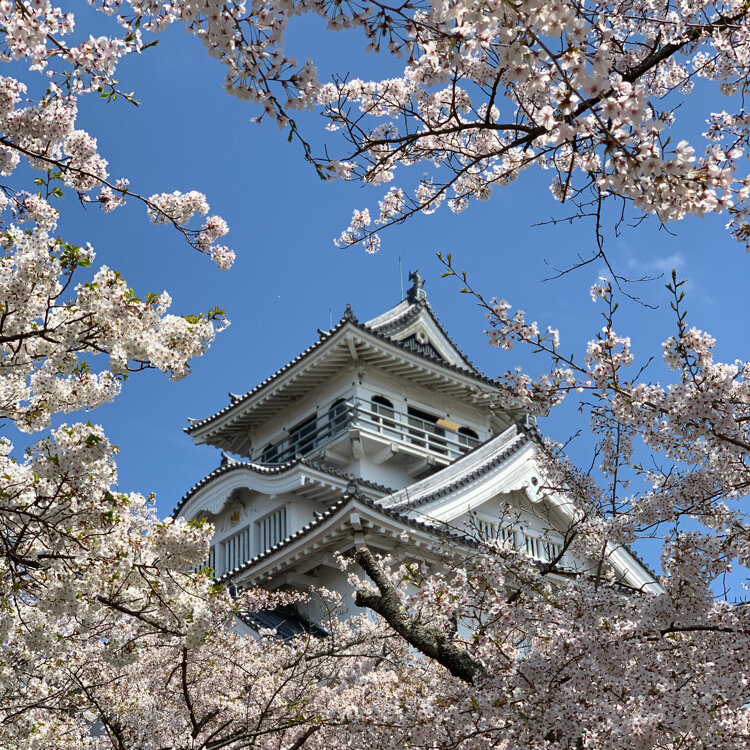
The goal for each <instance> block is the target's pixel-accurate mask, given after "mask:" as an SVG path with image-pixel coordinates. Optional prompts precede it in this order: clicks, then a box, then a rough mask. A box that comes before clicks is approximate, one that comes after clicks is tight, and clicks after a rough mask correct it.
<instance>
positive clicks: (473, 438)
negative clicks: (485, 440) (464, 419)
mask: <svg viewBox="0 0 750 750" xmlns="http://www.w3.org/2000/svg"><path fill="white" fill-rule="evenodd" d="M458 442H459V444H460V445H468V446H471V447H473V446H475V445H476V444H477V443H478V442H479V435H477V433H476V432H474V430H472V429H471V427H459V428H458Z"/></svg>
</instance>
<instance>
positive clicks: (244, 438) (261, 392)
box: [185, 300, 498, 454]
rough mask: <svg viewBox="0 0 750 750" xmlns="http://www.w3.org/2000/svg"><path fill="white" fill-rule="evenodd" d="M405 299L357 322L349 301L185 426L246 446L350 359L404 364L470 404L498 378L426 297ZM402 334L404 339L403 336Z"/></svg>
mask: <svg viewBox="0 0 750 750" xmlns="http://www.w3.org/2000/svg"><path fill="white" fill-rule="evenodd" d="M405 302H408V300H405ZM402 304H403V303H399V305H396V307H395V308H393V309H392V310H391V311H389V312H388V313H385V314H384V315H382V316H380V317H379V318H374V319H373V320H371V321H369V322H368V323H360V322H359V321H358V320H357V318H356V317H355V316H354V313H353V312H352V310H351V307H350V306H349V305H347V309H346V312H345V313H344V316H343V317H342V318H341V320H340V321H339V322H338V323H337V324H336V325H335V326H334V327H333V328H332V329H331V330H330V331H323V332H321V333H320V338H319V339H318V340H317V341H316V342H315V343H314V344H312V345H311V346H309V347H308V348H307V349H305V351H304V352H302V353H301V354H299V355H298V356H297V357H295V358H294V359H293V360H292V361H291V362H289V363H288V364H286V365H285V366H284V367H282V368H280V369H279V370H277V371H276V372H275V373H274V374H273V375H271V376H270V377H268V378H266V379H265V380H264V381H263V382H262V383H260V384H259V385H257V386H256V387H255V388H253V389H252V390H250V391H248V392H247V393H245V394H244V395H242V396H236V395H233V394H230V396H231V399H232V400H231V402H230V403H229V404H228V405H227V406H225V407H224V408H223V409H221V410H220V411H218V412H216V413H215V414H213V415H212V416H210V417H207V418H205V419H190V420H189V421H190V424H189V426H188V427H187V428H185V432H187V433H188V434H189V435H191V436H192V437H193V440H194V441H195V442H196V443H197V444H201V443H208V444H211V445H215V446H217V447H221V448H225V449H227V450H230V451H232V452H235V453H240V454H242V453H245V452H246V451H247V450H248V449H249V446H250V436H249V433H250V431H252V430H253V429H255V428H256V427H259V426H261V425H263V424H265V423H266V422H267V421H268V420H269V419H270V418H271V417H272V416H273V415H274V414H276V413H278V412H279V411H280V410H282V409H283V408H285V407H286V406H288V405H289V404H291V403H293V402H294V401H296V400H297V399H299V398H301V397H302V396H303V395H305V394H307V393H309V392H311V391H312V390H314V389H315V388H317V387H319V386H320V385H322V384H323V383H325V382H326V381H327V380H328V379H330V378H331V377H333V376H334V375H336V374H338V373H340V372H341V371H342V369H344V368H345V367H347V366H349V365H351V364H352V363H353V362H354V361H357V362H363V363H367V364H371V365H373V366H375V367H380V368H382V369H386V370H387V369H388V368H389V367H398V368H401V370H400V371H403V368H404V366H406V367H407V368H409V375H408V377H409V378H410V379H411V380H413V381H414V382H415V383H416V384H418V385H423V386H425V387H438V388H440V390H441V391H442V392H443V393H445V394H446V395H447V396H450V397H453V398H456V399H460V400H465V401H468V402H469V403H472V404H474V403H475V402H474V397H473V394H476V393H477V392H483V393H493V392H494V391H495V390H496V389H497V387H498V385H497V382H496V381H494V380H491V379H490V378H488V377H486V376H485V375H482V374H481V373H480V372H479V371H477V370H476V369H475V368H474V367H473V365H471V364H470V363H469V362H468V360H467V359H466V358H465V356H464V355H463V353H462V352H460V350H458V349H457V348H456V347H455V345H454V344H453V343H452V342H451V341H450V339H449V337H448V336H447V334H445V332H444V330H443V329H442V327H441V326H440V324H439V322H438V321H437V318H435V316H434V315H433V314H432V312H431V310H430V308H429V306H428V305H427V303H426V301H424V300H417V301H416V302H414V303H410V304H409V305H407V306H404V307H403V309H401V310H400V309H399V308H400V306H401V305H402ZM394 311H395V312H394ZM391 313H393V315H391ZM428 329H429V330H428ZM412 330H415V331H416V332H417V333H419V332H420V331H428V333H429V335H428V334H425V336H426V337H427V340H428V342H429V343H430V344H431V346H432V348H433V349H434V352H435V353H437V356H436V354H435V353H433V352H431V351H429V349H427V348H426V347H425V346H420V345H419V344H420V342H419V341H416V345H414V344H412V343H408V341H409V339H410V337H411V335H412V334H411V333H410V331H412ZM383 331H390V332H386V333H384V332H383ZM438 334H439V335H438ZM399 335H401V336H406V338H405V339H403V340H400V339H399V338H398V336H399ZM414 335H415V336H416V334H414ZM416 338H420V337H416ZM420 349H422V350H420ZM443 355H445V356H443ZM450 360H453V361H450Z"/></svg>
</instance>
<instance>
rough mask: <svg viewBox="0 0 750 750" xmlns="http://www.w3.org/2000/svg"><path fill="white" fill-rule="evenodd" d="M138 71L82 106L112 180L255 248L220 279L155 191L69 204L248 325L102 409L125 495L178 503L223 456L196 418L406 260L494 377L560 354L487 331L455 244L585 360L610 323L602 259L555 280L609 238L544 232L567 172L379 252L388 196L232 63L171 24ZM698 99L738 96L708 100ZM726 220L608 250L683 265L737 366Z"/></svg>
mask: <svg viewBox="0 0 750 750" xmlns="http://www.w3.org/2000/svg"><path fill="white" fill-rule="evenodd" d="M83 12H86V11H85V10H84V11H83ZM313 32H314V33H313ZM296 39H297V43H299V44H300V46H301V47H302V48H303V52H302V54H301V55H300V57H304V56H305V54H307V53H308V52H309V53H310V54H315V53H316V52H318V50H317V49H316V48H320V50H319V59H320V60H321V61H322V62H321V64H320V73H321V75H325V74H326V73H329V72H333V71H334V70H336V72H339V73H343V72H347V71H348V70H349V69H348V68H343V67H340V66H342V65H352V66H354V65H358V66H359V69H357V68H355V69H354V70H352V72H353V73H354V74H355V75H358V76H360V77H370V76H377V75H381V74H383V73H384V72H386V71H387V66H388V61H387V60H384V59H380V58H377V57H376V56H374V55H370V56H365V55H357V54H354V53H353V52H352V46H351V45H352V44H353V41H354V40H353V38H352V37H346V38H345V37H338V36H335V35H330V36H328V37H327V38H325V39H324V37H323V33H322V32H321V33H319V30H318V29H317V27H316V26H303V27H302V30H301V31H300V32H299V33H297V34H296ZM335 66H339V67H335ZM119 78H120V85H121V87H122V88H123V89H124V90H128V91H129V90H134V91H135V94H136V97H137V98H138V99H139V100H140V102H141V105H140V107H138V108H135V107H132V106H131V105H129V104H127V103H125V102H116V103H114V104H104V103H103V102H101V101H99V100H96V99H94V98H91V99H88V100H84V101H83V106H82V111H81V118H80V121H81V124H82V126H83V127H86V128H88V129H89V130H90V132H92V134H94V135H96V136H97V138H98V140H99V146H100V151H101V152H102V154H103V155H104V156H105V157H106V158H107V159H108V160H109V163H110V174H111V175H112V176H113V177H114V178H117V177H128V178H129V179H130V181H131V186H132V188H133V189H134V190H135V191H137V192H140V193H142V194H145V195H150V194H151V193H155V192H166V191H172V190H183V191H185V190H189V189H198V190H201V191H203V192H204V193H205V194H206V195H207V196H208V199H209V202H210V203H211V207H212V210H213V211H214V212H216V213H219V214H220V215H222V216H223V217H224V218H225V219H226V220H227V221H228V223H229V226H230V230H231V231H230V234H229V235H228V237H227V238H226V239H227V240H228V242H227V244H229V245H230V246H231V247H232V248H233V249H234V250H235V251H236V252H237V262H236V264H235V266H234V268H233V269H232V270H231V271H228V272H220V271H218V270H216V269H215V267H214V266H213V264H212V263H211V262H210V261H209V260H208V259H207V258H205V257H203V256H200V255H198V254H197V253H196V252H195V251H192V250H191V249H190V248H189V247H187V246H186V245H185V244H184V242H183V241H182V240H181V239H180V237H179V236H178V235H177V233H176V232H174V231H172V230H170V229H168V228H165V227H156V226H153V225H151V224H149V223H148V221H147V220H146V218H145V212H144V211H143V209H142V208H141V206H140V205H138V204H137V203H135V202H131V204H130V205H129V206H127V207H126V208H124V209H120V210H118V211H116V212H115V213H113V214H111V215H104V214H102V213H101V212H99V211H98V210H97V209H96V208H95V207H89V208H88V209H83V208H82V207H80V206H79V205H78V203H77V202H76V201H75V200H72V199H66V200H65V205H64V212H63V217H64V218H63V220H62V221H61V224H60V227H59V231H60V233H61V235H62V236H64V237H65V238H66V239H68V240H70V241H73V242H76V243H79V244H80V243H83V242H91V243H92V245H93V246H94V247H95V249H96V251H97V255H98V261H99V262H101V263H105V264H107V265H109V266H111V267H114V268H117V269H118V270H120V271H121V272H122V273H123V275H124V276H125V277H126V278H127V279H128V280H129V282H130V284H131V285H132V286H133V287H134V288H135V289H136V291H137V292H139V293H145V292H146V291H149V290H153V291H161V290H162V289H167V290H168V291H169V292H170V294H171V295H172V296H173V298H174V308H173V309H174V311H175V312H179V313H182V312H192V311H200V310H204V309H208V308H210V307H212V306H213V305H215V304H218V305H220V306H221V307H224V308H226V310H227V314H228V317H229V318H230V319H231V326H230V328H229V329H228V330H227V331H225V332H224V333H222V334H221V335H220V336H219V338H218V339H217V341H216V343H215V344H214V346H213V347H212V349H211V351H210V352H209V353H208V354H207V355H206V356H204V357H202V358H201V359H199V360H197V361H195V362H194V365H193V372H192V375H191V376H190V377H188V378H186V379H185V380H183V381H180V382H177V383H171V382H169V381H168V380H167V379H166V378H165V377H164V376H162V375H160V374H158V373H145V374H141V375H138V376H136V377H133V378H131V379H130V380H129V382H128V383H127V384H126V387H125V389H124V392H123V394H122V396H120V398H119V399H118V400H117V401H116V402H115V403H114V404H112V405H107V406H104V407H102V408H100V409H98V410H97V411H96V412H94V413H92V414H91V415H88V416H84V418H89V419H91V420H92V421H96V422H99V423H101V424H103V425H104V427H105V428H106V430H107V432H108V434H109V435H110V437H111V439H112V440H113V442H115V443H116V444H118V445H119V446H120V448H121V454H120V457H119V466H120V488H121V489H123V490H135V491H140V492H144V493H148V492H155V493H156V494H157V504H158V509H159V511H160V513H161V514H163V515H166V514H167V513H169V511H170V510H171V509H172V507H173V506H174V505H175V504H176V502H177V501H178V500H179V498H180V496H181V495H182V494H183V493H184V492H185V491H186V490H187V489H188V488H189V487H190V486H191V485H192V484H193V483H194V482H196V481H198V480H199V479H200V478H202V477H203V476H204V475H205V474H206V473H208V472H209V471H211V470H212V469H213V468H215V467H216V466H217V465H218V462H219V458H220V457H219V452H218V451H217V450H215V449H213V448H208V447H205V446H202V447H194V446H193V445H192V442H191V440H190V439H189V438H188V437H187V436H186V435H184V434H183V432H182V430H183V428H184V427H185V425H186V424H187V417H188V416H191V417H205V416H207V415H209V414H211V413H213V412H215V411H217V410H218V409H220V408H222V407H223V406H224V405H225V404H226V403H227V393H228V392H229V391H232V392H236V393H243V392H245V391H247V390H249V389H250V388H252V387H253V386H254V385H255V384H256V383H258V382H259V381H261V380H263V379H264V378H265V377H267V376H268V375H269V374H270V373H272V372H273V371H275V370H276V369H277V368H279V367H280V366H282V365H284V364H285V363H286V362H287V361H289V360H290V359H291V358H292V357H294V356H295V355H296V354H298V353H299V352H300V351H302V350H303V349H304V348H305V347H307V346H308V345H309V344H310V343H312V342H313V341H314V340H315V339H316V338H317V333H316V329H317V328H327V327H328V323H329V309H330V310H331V313H332V317H333V321H334V322H335V321H336V320H338V319H339V318H340V316H341V315H342V313H343V311H344V308H345V305H346V303H347V302H350V303H351V304H352V306H353V308H354V311H355V313H356V314H357V315H358V317H359V318H360V319H362V320H364V319H367V318H369V317H372V316H375V315H376V314H378V313H380V312H382V311H383V310H385V309H387V308H388V307H390V306H392V305H394V304H395V303H396V302H397V301H398V300H399V298H400V280H399V257H401V259H402V266H403V270H404V275H406V273H407V271H408V270H409V269H414V268H418V269H419V271H420V273H421V274H422V275H423V276H424V277H425V278H426V279H427V285H426V289H427V292H428V296H429V299H430V301H431V303H432V305H433V307H434V309H435V311H436V312H437V314H438V316H439V317H440V319H441V320H442V322H443V323H444V325H445V326H446V328H447V329H448V331H449V332H450V333H451V334H452V335H453V337H454V339H455V340H456V341H457V342H458V343H459V345H460V346H461V347H462V348H463V349H464V351H465V352H466V353H467V354H468V355H469V357H470V358H472V359H473V360H474V361H475V362H476V363H477V364H478V365H479V367H480V369H482V370H483V371H484V372H486V373H487V374H488V375H490V376H495V375H497V374H499V373H500V372H502V371H504V370H506V369H509V368H512V367H515V366H517V365H519V366H524V367H527V366H528V367H529V368H530V369H531V370H532V371H533V370H535V369H539V368H540V367H541V366H542V363H537V362H535V360H534V359H533V358H532V357H531V356H530V354H529V353H528V352H524V351H521V350H513V351H511V352H509V353H503V352H500V351H499V350H497V349H492V348H490V347H489V346H488V345H487V344H486V342H485V337H484V335H483V328H484V319H483V316H482V314H481V312H480V311H479V310H477V308H476V306H475V305H474V304H473V303H472V301H471V299H470V298H468V297H467V296H464V295H460V294H459V293H458V287H457V284H455V283H454V282H453V281H451V280H441V279H440V278H439V277H440V271H441V267H440V265H439V263H438V262H437V261H436V259H435V257H434V253H435V251H438V250H440V251H443V252H444V253H445V252H452V253H453V256H454V259H455V260H456V262H457V264H458V265H459V266H460V267H462V268H466V269H467V270H468V272H469V278H470V280H471V281H472V282H473V283H474V285H475V286H476V287H477V288H478V289H479V290H481V291H482V292H483V293H484V294H486V295H487V296H488V297H490V296H493V295H497V296H498V297H505V298H507V299H508V300H509V301H510V302H511V303H512V304H513V305H514V307H521V308H523V309H525V310H526V311H527V313H528V315H529V317H533V318H535V319H537V320H539V322H540V323H542V324H544V325H547V324H548V323H552V324H553V325H555V326H556V327H559V328H560V333H561V337H562V341H563V348H564V349H566V350H570V351H575V352H576V353H577V354H579V355H580V354H582V352H583V351H584V350H585V342H586V340H587V339H588V338H590V337H592V336H593V335H594V333H595V331H596V330H597V329H598V328H599V326H600V325H601V323H600V318H599V313H600V310H599V309H597V307H596V306H595V305H594V304H592V303H591V301H590V298H589V295H588V288H589V286H590V285H591V284H592V283H593V282H594V281H596V279H597V276H598V275H599V273H600V272H601V270H602V269H601V268H600V267H598V266H589V267H587V268H585V269H583V270H580V271H577V272H575V273H572V274H570V275H568V276H566V277H564V278H562V279H558V280H554V281H546V282H545V281H543V279H545V278H546V277H548V276H549V275H550V268H549V266H548V265H547V264H546V262H545V261H548V262H549V263H551V264H553V265H558V266H563V267H564V266H567V265H570V264H572V263H573V262H574V261H575V259H576V256H577V254H579V253H580V254H582V255H588V254H590V253H591V248H592V246H593V229H592V227H591V226H590V225H587V224H575V225H573V226H568V225H566V224H563V225H557V226H542V227H533V226H532V225H533V224H534V223H536V222H538V221H540V220H544V219H547V218H549V217H550V216H553V215H558V216H559V215H561V213H563V209H561V207H560V206H559V205H557V204H556V203H555V202H554V201H553V200H552V198H551V196H550V193H549V189H548V184H549V182H550V180H551V175H549V174H545V173H539V172H528V173H526V174H525V175H523V176H522V177H521V178H520V179H519V180H518V181H517V182H516V183H514V184H512V185H511V186H510V187H509V188H506V189H499V190H496V191H495V194H494V196H493V198H492V199H491V200H490V201H488V202H486V203H481V204H479V203H475V204H473V205H472V206H471V207H470V208H469V210H467V211H465V212H464V213H463V214H460V215H458V216H456V215H453V214H451V213H449V212H448V211H447V209H446V210H444V211H443V210H441V211H439V212H438V213H437V214H436V215H434V216H431V217H420V218H418V219H416V220H414V221H412V222H409V223H407V224H405V225H402V226H400V227H396V228H395V229H393V230H391V231H389V232H388V233H387V234H386V235H385V236H384V238H383V248H382V250H381V252H380V253H379V254H377V255H375V256H369V255H366V254H365V253H364V252H363V251H362V250H361V249H359V248H352V249H349V250H339V249H337V248H336V247H334V245H333V242H332V238H333V237H334V236H337V235H338V234H339V233H340V231H341V230H342V229H343V228H344V227H346V225H347V224H348V222H349V218H350V216H351V212H352V209H353V208H360V207H364V206H370V208H373V207H375V206H377V198H378V197H379V195H380V191H379V190H378V189H374V188H373V189H366V188H361V187H359V186H357V185H354V184H347V183H343V182H332V183H324V182H321V181H320V180H319V179H318V177H317V176H316V174H315V172H314V171H313V169H312V168H311V167H310V166H309V165H307V164H306V163H305V162H304V161H303V159H302V157H301V152H300V149H299V148H298V147H297V146H296V145H294V144H291V145H290V144H289V143H287V141H286V135H285V134H284V133H282V132H280V131H279V130H278V129H277V128H276V127H275V126H273V125H268V124H266V123H261V124H255V123H252V122H251V121H250V120H251V118H252V117H254V116H255V115H257V114H258V113H257V112H256V111H254V110H253V109H252V107H251V106H249V105H247V104H243V103H241V102H239V101H237V100H235V99H233V98H231V97H229V96H227V95H226V94H225V93H224V91H223V89H222V81H223V70H222V69H221V66H220V65H219V64H218V63H217V62H216V61H215V60H213V59H209V58H208V57H207V56H206V54H205V51H204V50H203V48H202V46H201V45H200V44H199V43H198V41H197V40H196V39H194V38H192V37H189V36H188V35H186V34H185V33H184V32H182V31H181V30H179V29H177V28H175V29H172V30H170V31H169V32H167V33H166V34H164V35H163V36H162V38H161V41H160V44H159V46H158V47H157V48H155V49H151V50H149V51H148V52H147V53H146V54H144V55H142V56H141V57H140V58H133V59H130V60H126V61H125V62H124V63H123V65H122V66H121V68H120V71H119ZM698 105H699V106H698V107H696V109H700V108H701V107H706V106H707V107H708V108H710V109H717V108H721V107H722V106H723V105H722V103H721V102H717V103H714V102H711V101H707V100H706V98H705V97H703V98H702V100H701V101H699V102H698ZM322 124H323V123H322V122H319V121H318V118H317V117H315V116H307V117H305V118H303V125H304V127H306V128H307V129H308V131H309V132H311V133H312V132H313V130H312V129H316V130H317V131H318V132H320V129H321V128H322ZM698 127H699V125H698ZM316 137H319V136H316ZM725 221H726V219H725V218H724V217H709V218H708V219H705V220H698V219H690V220H686V221H684V222H682V223H680V224H679V225H674V226H671V227H670V229H671V231H672V232H674V234H669V233H667V232H665V231H659V229H658V227H657V225H656V224H655V223H653V222H647V223H646V224H644V225H641V226H640V227H638V228H637V229H629V228H626V229H625V230H624V231H623V233H622V235H621V236H620V237H619V238H616V237H614V236H612V235H610V236H609V237H608V239H607V243H608V252H609V254H610V257H611V259H612V261H613V262H614V263H615V264H616V266H617V268H618V270H620V271H621V272H622V273H624V274H627V275H631V276H634V277H635V276H640V275H644V274H649V275H655V274H659V273H661V272H666V273H667V274H668V273H669V272H670V270H671V268H672V267H675V266H676V267H677V268H678V271H679V273H680V275H681V276H682V277H683V278H687V279H688V281H689V296H688V300H687V308H688V311H689V319H690V322H691V323H692V324H694V325H696V326H698V327H700V328H703V329H705V330H708V331H710V332H711V333H713V334H714V335H715V336H716V337H717V338H718V339H719V354H720V356H722V357H723V358H724V359H728V360H733V359H735V358H736V357H746V356H747V352H748V331H747V313H746V306H747V301H746V300H747V293H746V289H747V278H748V262H750V259H749V258H748V257H747V256H746V254H745V252H744V251H743V249H742V248H741V247H740V246H739V245H737V244H736V243H735V242H734V241H733V240H731V238H729V236H728V235H727V234H726V233H725V232H724V230H723V225H724V223H725ZM405 284H406V282H405ZM637 291H638V294H640V295H641V296H642V297H643V298H644V299H646V300H647V301H648V302H650V303H652V304H655V305H660V308H659V309H658V310H656V311H651V310H646V309H644V308H643V307H641V306H638V305H635V304H633V303H631V302H628V301H624V302H623V309H622V310H621V315H620V320H621V323H620V325H619V326H618V328H619V329H620V330H621V332H623V333H626V334H628V335H630V336H631V337H632V338H633V341H634V349H635V353H636V356H637V357H641V358H647V357H648V356H650V355H651V354H655V355H657V356H658V354H659V348H658V347H659V343H660V342H661V341H662V340H663V339H664V338H666V337H667V336H668V335H669V334H670V333H671V331H672V326H671V322H672V317H671V314H670V313H669V310H668V300H667V296H666V292H665V290H664V287H663V282H662V281H659V282H653V283H650V284H644V285H640V287H639V289H638V290H637ZM658 376H659V374H658V372H656V371H655V374H654V378H655V379H658ZM75 418H77V417H73V416H68V417H67V418H66V419H67V421H71V420H73V419H75ZM579 426H580V423H579V422H578V421H577V416H576V413H575V408H572V406H571V408H568V409H565V410H561V413H560V414H556V415H553V416H552V417H550V418H549V419H548V420H545V422H544V423H543V424H542V429H543V430H545V431H546V432H548V433H549V434H551V435H552V436H553V437H555V438H557V439H561V440H564V439H566V438H567V437H568V436H569V435H570V434H571V433H572V432H574V431H575V429H577V427H579ZM578 443H579V444H577V446H576V447H574V448H573V452H574V455H575V457H576V458H579V459H580V460H581V461H583V460H585V458H586V457H587V456H588V455H589V454H590V444H589V443H585V442H584V441H578Z"/></svg>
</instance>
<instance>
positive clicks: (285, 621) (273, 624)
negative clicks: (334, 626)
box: [237, 609, 330, 641]
mask: <svg viewBox="0 0 750 750" xmlns="http://www.w3.org/2000/svg"><path fill="white" fill-rule="evenodd" d="M237 617H239V618H240V620H242V622H244V623H245V625H248V626H249V627H251V628H253V630H261V629H263V628H267V629H269V630H275V631H276V633H275V635H276V638H279V639H280V640H282V641H288V640H290V639H292V638H295V637H296V636H298V635H302V634H303V633H308V634H310V635H314V636H315V637H316V638H326V637H327V636H328V635H330V634H329V633H328V631H327V630H324V629H323V628H321V627H320V626H319V625H315V624H314V623H312V622H308V621H307V620H306V619H305V618H304V617H302V616H301V615H298V614H294V613H291V612H284V611H283V610H279V609H262V610H260V611H259V612H249V611H244V612H238V613H237Z"/></svg>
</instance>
